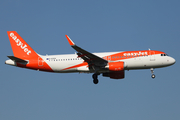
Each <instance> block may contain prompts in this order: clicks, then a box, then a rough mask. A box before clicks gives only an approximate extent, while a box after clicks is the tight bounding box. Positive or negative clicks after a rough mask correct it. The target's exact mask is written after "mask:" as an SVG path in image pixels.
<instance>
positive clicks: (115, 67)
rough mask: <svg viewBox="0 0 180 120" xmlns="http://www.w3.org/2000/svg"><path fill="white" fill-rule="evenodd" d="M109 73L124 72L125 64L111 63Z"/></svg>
mask: <svg viewBox="0 0 180 120" xmlns="http://www.w3.org/2000/svg"><path fill="white" fill-rule="evenodd" d="M108 65H109V71H122V70H124V62H109V63H108Z"/></svg>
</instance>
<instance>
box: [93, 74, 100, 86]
mask: <svg viewBox="0 0 180 120" xmlns="http://www.w3.org/2000/svg"><path fill="white" fill-rule="evenodd" d="M98 75H100V74H97V73H94V74H93V75H92V78H93V83H94V84H98V82H99V80H98Z"/></svg>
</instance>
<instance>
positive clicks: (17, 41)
mask: <svg viewBox="0 0 180 120" xmlns="http://www.w3.org/2000/svg"><path fill="white" fill-rule="evenodd" d="M10 36H11V37H12V39H13V40H14V41H15V42H16V43H17V46H19V47H20V48H21V49H23V50H24V52H25V53H26V54H27V55H29V54H30V53H31V51H30V50H28V48H27V45H26V44H23V43H22V42H21V41H20V40H19V39H18V38H17V36H16V35H14V33H10Z"/></svg>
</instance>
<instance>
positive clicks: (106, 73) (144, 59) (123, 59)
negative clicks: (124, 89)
mask: <svg viewBox="0 0 180 120" xmlns="http://www.w3.org/2000/svg"><path fill="white" fill-rule="evenodd" d="M7 34H8V37H9V40H10V44H11V47H12V50H13V54H14V56H7V57H8V58H9V60H6V61H5V64H8V65H12V66H17V67H21V68H28V69H33V70H37V71H46V72H55V73H74V72H78V73H93V75H92V78H93V83H94V84H98V82H99V81H98V75H100V74H102V76H103V77H110V78H111V79H123V78H125V70H137V69H150V70H151V74H152V75H151V77H152V78H155V75H154V69H155V68H161V67H167V66H170V65H173V64H174V63H175V62H176V61H175V59H174V58H172V57H170V56H168V55H167V54H166V53H164V52H161V51H157V50H150V49H149V50H139V51H121V52H101V53H90V52H88V51H86V50H84V49H82V48H81V47H79V46H77V45H76V44H75V43H74V42H73V41H72V40H71V39H70V37H69V36H67V35H65V36H66V38H67V41H68V42H69V44H70V46H71V47H72V48H73V49H75V50H76V52H77V53H75V54H63V55H40V54H38V53H36V52H35V51H34V50H33V49H32V48H31V47H30V46H29V45H28V44H27V43H26V41H24V40H23V38H22V37H21V36H20V35H19V34H18V33H17V32H16V31H7Z"/></svg>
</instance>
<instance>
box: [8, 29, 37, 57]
mask: <svg viewBox="0 0 180 120" xmlns="http://www.w3.org/2000/svg"><path fill="white" fill-rule="evenodd" d="M7 34H8V37H9V40H10V43H11V47H12V50H13V53H14V56H15V57H18V58H21V59H27V58H35V57H37V56H38V55H37V53H36V52H35V51H34V50H33V49H32V48H31V47H30V46H29V45H28V44H27V43H26V42H25V41H24V40H23V38H22V37H21V36H20V35H19V34H18V33H17V32H16V31H8V32H7Z"/></svg>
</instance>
